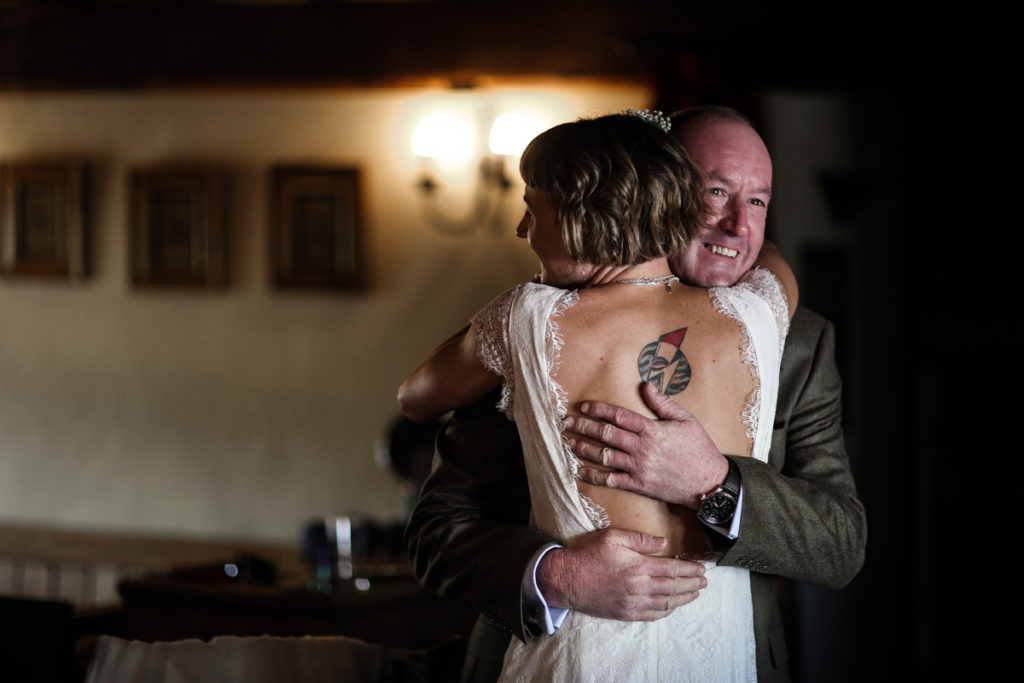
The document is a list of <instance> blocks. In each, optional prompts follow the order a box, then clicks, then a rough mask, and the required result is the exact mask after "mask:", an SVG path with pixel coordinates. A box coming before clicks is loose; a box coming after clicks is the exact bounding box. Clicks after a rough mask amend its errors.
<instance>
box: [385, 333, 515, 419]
mask: <svg viewBox="0 0 1024 683" xmlns="http://www.w3.org/2000/svg"><path fill="white" fill-rule="evenodd" d="M476 347H477V339H476V334H475V328H474V326H472V325H471V326H470V327H469V328H467V329H465V330H462V331H461V332H460V333H458V334H456V335H455V336H453V337H451V338H449V339H448V340H447V341H446V342H444V343H443V344H441V345H440V346H439V347H437V348H436V349H435V350H434V351H433V353H431V354H430V356H428V357H427V359H426V360H425V361H423V362H422V363H421V364H420V366H419V367H418V368H416V370H414V371H413V373H412V374H411V375H409V377H408V378H406V380H405V381H404V382H402V385H401V386H400V387H399V388H398V404H399V407H400V408H401V410H402V412H403V413H404V414H405V416H406V417H408V418H409V419H410V420H413V421H414V422H426V421H428V420H432V419H434V418H437V417H439V416H441V415H444V414H445V413H447V412H448V411H449V410H454V409H456V408H462V407H465V406H468V405H471V404H473V403H474V402H476V401H478V400H480V399H481V398H483V397H484V396H486V395H487V394H488V393H490V392H491V391H493V390H494V389H495V388H496V387H497V386H498V385H499V384H501V378H500V377H499V376H497V375H494V374H492V373H491V372H488V371H487V370H486V369H485V368H484V366H483V364H482V363H481V362H480V359H479V357H478V356H477V352H476Z"/></svg>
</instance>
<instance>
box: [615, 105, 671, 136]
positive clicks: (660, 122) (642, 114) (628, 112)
mask: <svg viewBox="0 0 1024 683" xmlns="http://www.w3.org/2000/svg"><path fill="white" fill-rule="evenodd" d="M621 113H622V115H624V116H636V117H638V118H641V119H643V120H644V121H646V122H647V123H653V124H654V125H655V126H657V127H658V128H661V129H662V130H663V131H665V132H666V133H667V132H669V131H670V130H672V122H671V121H669V119H668V117H667V116H665V114H663V113H662V112H660V111H658V110H657V109H655V110H654V111H651V110H650V109H633V107H630V108H629V109H623V110H622V112H621Z"/></svg>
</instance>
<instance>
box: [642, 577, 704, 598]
mask: <svg viewBox="0 0 1024 683" xmlns="http://www.w3.org/2000/svg"><path fill="white" fill-rule="evenodd" d="M707 587H708V579H707V577H706V576H694V577H691V578H685V579H682V578H679V579H658V578H651V580H650V583H649V584H648V586H647V589H646V590H647V592H648V593H649V594H650V595H651V596H662V597H663V596H667V595H676V594H678V593H698V592H700V591H702V590H704V589H705V588H707Z"/></svg>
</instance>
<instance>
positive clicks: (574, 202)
mask: <svg viewBox="0 0 1024 683" xmlns="http://www.w3.org/2000/svg"><path fill="white" fill-rule="evenodd" d="M519 172H520V174H521V175H522V176H523V181H524V182H525V183H526V184H527V185H529V186H530V187H535V188H538V189H540V190H543V191H544V193H545V194H546V195H547V198H548V201H550V202H551V205H552V206H553V207H554V208H555V211H556V212H557V216H558V221H559V224H560V226H561V228H562V240H563V242H564V243H565V246H566V248H567V249H568V251H569V254H570V255H571V256H572V257H573V258H575V259H577V260H578V261H582V262H584V263H591V264H595V265H636V264H638V263H643V262H645V261H650V260H651V259H655V258H659V257H662V256H670V255H671V254H674V253H676V252H677V251H680V250H682V249H684V248H686V246H687V245H688V244H689V243H690V240H692V239H693V238H694V236H695V235H696V234H697V231H698V230H699V228H700V227H701V225H703V217H704V215H705V205H704V192H703V186H704V182H703V176H702V175H701V172H700V169H698V168H697V165H696V164H694V163H693V161H691V160H690V157H689V155H687V153H686V150H684V149H683V147H682V145H680V144H679V142H677V141H676V140H675V139H674V138H673V137H672V136H671V135H669V134H668V133H665V132H664V131H662V130H661V129H660V128H659V127H657V126H656V125H654V124H652V123H649V122H647V121H644V120H643V119H641V118H638V117H636V116H631V115H626V114H613V115H610V116H602V117H599V118H593V119H580V120H579V121H573V122H571V123H563V124H561V125H558V126H555V127H554V128H551V129H549V130H547V131H545V132H543V133H541V134H540V135H538V136H537V137H535V138H534V139H533V140H532V141H531V142H530V144H529V145H527V147H526V150H525V151H524V152H523V156H522V159H521V160H520V163H519Z"/></svg>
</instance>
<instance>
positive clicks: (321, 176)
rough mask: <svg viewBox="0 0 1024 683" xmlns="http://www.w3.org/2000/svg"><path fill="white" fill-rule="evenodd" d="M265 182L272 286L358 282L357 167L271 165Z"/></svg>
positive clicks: (362, 272) (361, 269) (361, 267)
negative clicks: (268, 195) (268, 199)
mask: <svg viewBox="0 0 1024 683" xmlns="http://www.w3.org/2000/svg"><path fill="white" fill-rule="evenodd" d="M270 186H271V187H270V193H271V195H270V199H271V208H270V223H271V225H270V243H271V244H270V246H271V248H270V254H271V279H272V281H273V283H274V285H275V286H276V287H281V288H326V289H359V288H362V287H364V286H365V284H366V281H365V279H366V269H365V263H364V258H363V233H362V230H363V227H362V213H361V200H360V187H359V170H358V169H354V168H326V167H284V166H280V167H276V168H273V169H271V174H270Z"/></svg>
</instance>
